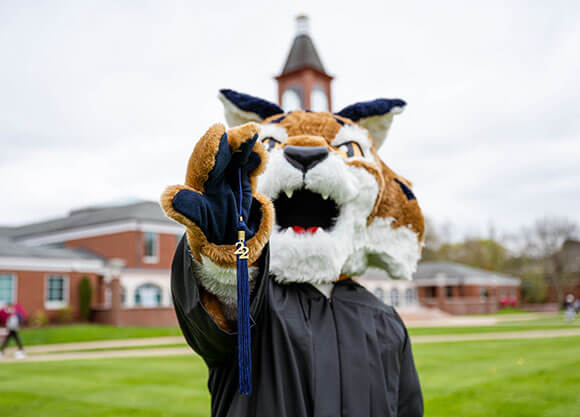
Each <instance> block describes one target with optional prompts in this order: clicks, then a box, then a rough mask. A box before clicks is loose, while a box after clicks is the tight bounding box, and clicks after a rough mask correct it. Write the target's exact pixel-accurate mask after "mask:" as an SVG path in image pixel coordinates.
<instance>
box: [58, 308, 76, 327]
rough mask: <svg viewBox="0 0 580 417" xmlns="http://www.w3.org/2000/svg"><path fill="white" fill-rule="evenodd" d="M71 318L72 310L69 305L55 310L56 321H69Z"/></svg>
mask: <svg viewBox="0 0 580 417" xmlns="http://www.w3.org/2000/svg"><path fill="white" fill-rule="evenodd" d="M72 319H73V310H72V308H70V307H64V308H61V309H60V310H58V311H57V312H56V321H57V322H59V323H70V322H71V321H72Z"/></svg>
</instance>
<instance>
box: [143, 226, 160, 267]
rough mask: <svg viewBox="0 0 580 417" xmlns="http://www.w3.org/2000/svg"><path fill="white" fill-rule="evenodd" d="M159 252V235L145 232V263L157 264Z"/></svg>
mask: <svg viewBox="0 0 580 417" xmlns="http://www.w3.org/2000/svg"><path fill="white" fill-rule="evenodd" d="M158 251H159V235H158V234H157V233H153V232H145V247H144V252H145V256H144V261H145V262H149V263H155V262H157V253H158Z"/></svg>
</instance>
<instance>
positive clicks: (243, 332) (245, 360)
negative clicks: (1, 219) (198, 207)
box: [234, 170, 252, 395]
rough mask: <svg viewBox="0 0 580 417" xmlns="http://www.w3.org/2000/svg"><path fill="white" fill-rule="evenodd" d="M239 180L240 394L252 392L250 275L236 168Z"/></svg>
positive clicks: (237, 259)
mask: <svg viewBox="0 0 580 417" xmlns="http://www.w3.org/2000/svg"><path fill="white" fill-rule="evenodd" d="M238 180H239V199H240V202H239V207H238V210H239V222H238V241H237V242H236V251H235V252H234V253H235V254H236V255H237V258H236V265H237V281H238V373H239V390H240V394H242V395H250V394H251V393H252V335H251V333H250V277H249V274H248V254H249V250H248V247H247V246H246V232H247V231H248V228H247V226H246V224H245V223H244V217H243V215H242V213H243V212H242V172H241V170H238Z"/></svg>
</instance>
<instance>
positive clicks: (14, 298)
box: [0, 272, 18, 304]
mask: <svg viewBox="0 0 580 417" xmlns="http://www.w3.org/2000/svg"><path fill="white" fill-rule="evenodd" d="M0 275H7V276H10V277H12V282H13V285H12V302H13V303H17V302H18V298H17V297H18V275H16V274H14V273H12V272H0ZM0 304H2V301H0Z"/></svg>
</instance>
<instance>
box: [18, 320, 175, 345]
mask: <svg viewBox="0 0 580 417" xmlns="http://www.w3.org/2000/svg"><path fill="white" fill-rule="evenodd" d="M20 334H21V337H22V343H24V345H25V346H31V345H43V344H54V343H72V342H90V341H95V340H111V339H130V338H136V337H161V336H181V331H180V330H179V329H178V328H177V327H115V326H103V325H98V324H75V325H69V326H50V327H42V328H26V329H23V330H22V332H21V333H20Z"/></svg>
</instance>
